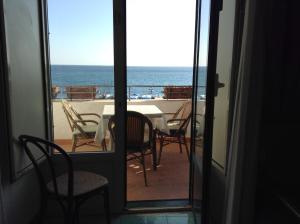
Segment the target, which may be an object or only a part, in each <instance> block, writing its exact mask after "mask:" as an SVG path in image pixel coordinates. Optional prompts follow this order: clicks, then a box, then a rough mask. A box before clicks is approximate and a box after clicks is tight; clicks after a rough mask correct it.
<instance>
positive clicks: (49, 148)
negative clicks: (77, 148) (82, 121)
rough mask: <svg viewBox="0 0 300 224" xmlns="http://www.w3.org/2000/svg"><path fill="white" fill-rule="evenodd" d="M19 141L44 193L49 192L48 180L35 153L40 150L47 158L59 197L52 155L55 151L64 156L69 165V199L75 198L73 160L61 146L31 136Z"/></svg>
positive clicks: (22, 136) (20, 138) (21, 137)
mask: <svg viewBox="0 0 300 224" xmlns="http://www.w3.org/2000/svg"><path fill="white" fill-rule="evenodd" d="M19 141H20V142H21V145H22V147H23V148H24V149H25V152H26V154H27V155H28V157H29V159H30V160H31V162H32V163H33V166H34V168H35V170H36V172H37V175H38V178H39V183H40V186H41V188H42V189H43V190H44V191H47V180H46V179H47V178H46V177H45V175H43V171H42V169H41V167H40V165H39V164H38V161H37V159H36V158H35V156H34V153H33V152H34V151H35V150H38V151H39V152H41V153H42V155H43V156H44V157H45V158H46V161H47V162H46V165H47V169H48V170H49V171H50V177H51V181H52V183H53V188H54V191H55V194H56V195H57V196H58V185H57V182H56V177H57V173H56V172H55V167H54V162H53V156H52V153H53V151H54V150H56V152H57V153H60V154H61V155H62V158H63V159H64V160H65V161H66V163H67V174H68V197H69V198H71V197H73V178H74V177H73V163H72V160H71V158H70V157H69V156H68V154H67V153H66V152H65V151H64V150H63V149H62V148H61V147H60V146H58V145H56V144H54V143H52V142H49V141H46V140H44V139H41V138H38V137H34V136H29V135H20V136H19Z"/></svg>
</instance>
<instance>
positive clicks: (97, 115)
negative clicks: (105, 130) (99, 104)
mask: <svg viewBox="0 0 300 224" xmlns="http://www.w3.org/2000/svg"><path fill="white" fill-rule="evenodd" d="M79 115H80V116H88V115H94V116H96V117H98V118H101V116H100V115H99V114H95V113H82V114H79Z"/></svg>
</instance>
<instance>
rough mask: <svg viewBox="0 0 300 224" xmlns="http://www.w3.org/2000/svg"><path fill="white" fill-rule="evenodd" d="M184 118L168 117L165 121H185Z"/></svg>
mask: <svg viewBox="0 0 300 224" xmlns="http://www.w3.org/2000/svg"><path fill="white" fill-rule="evenodd" d="M185 120H186V119H183V118H176V119H170V120H167V123H169V122H173V121H185Z"/></svg>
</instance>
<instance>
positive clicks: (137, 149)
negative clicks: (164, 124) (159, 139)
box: [108, 111, 153, 186]
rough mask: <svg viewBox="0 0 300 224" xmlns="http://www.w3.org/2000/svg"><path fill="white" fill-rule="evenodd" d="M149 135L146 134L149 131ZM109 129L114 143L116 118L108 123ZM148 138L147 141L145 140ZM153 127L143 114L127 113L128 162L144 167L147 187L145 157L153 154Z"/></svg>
mask: <svg viewBox="0 0 300 224" xmlns="http://www.w3.org/2000/svg"><path fill="white" fill-rule="evenodd" d="M145 127H147V129H148V133H147V132H145V131H146V130H147V129H146V128H145ZM108 129H109V131H110V134H111V138H112V140H113V141H115V139H116V134H115V116H112V117H111V118H110V119H109V122H108ZM145 137H147V139H145ZM152 142H153V126H152V122H151V121H150V120H149V119H148V118H147V117H146V116H145V115H143V114H141V113H138V112H135V111H127V145H126V150H127V161H130V160H137V161H138V162H140V163H141V165H142V166H143V172H144V181H145V186H148V182H147V175H146V167H145V155H149V154H152V147H153V144H152Z"/></svg>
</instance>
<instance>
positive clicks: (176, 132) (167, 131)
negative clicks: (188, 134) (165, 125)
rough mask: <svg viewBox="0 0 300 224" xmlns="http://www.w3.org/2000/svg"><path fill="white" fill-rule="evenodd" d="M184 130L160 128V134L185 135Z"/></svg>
mask: <svg viewBox="0 0 300 224" xmlns="http://www.w3.org/2000/svg"><path fill="white" fill-rule="evenodd" d="M184 134H185V131H184V130H178V128H169V129H162V130H159V132H158V135H163V136H165V137H177V136H178V135H184Z"/></svg>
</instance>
